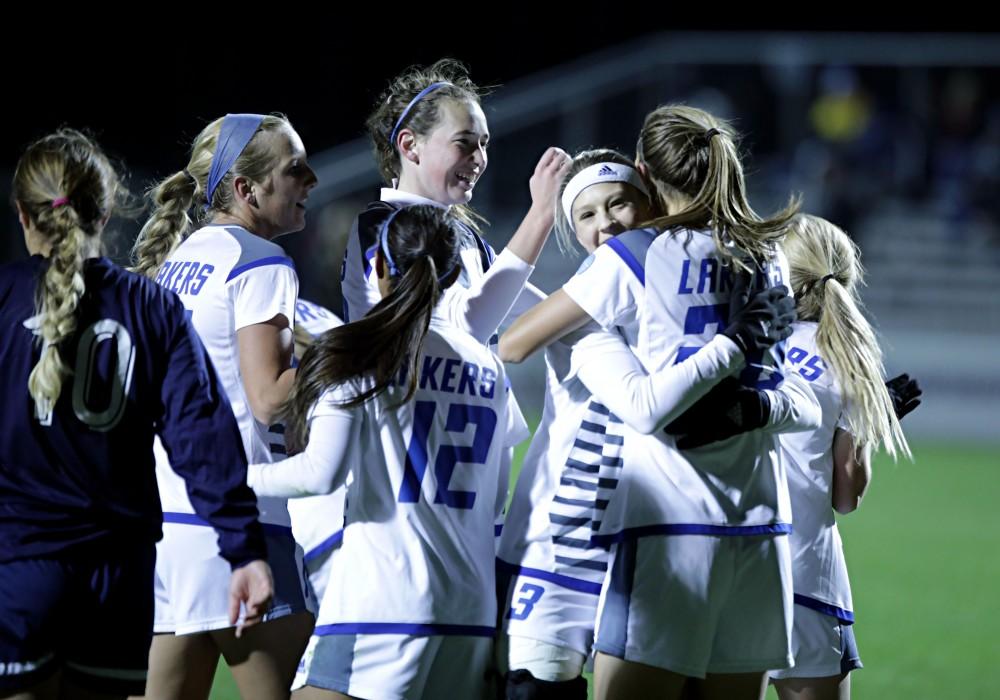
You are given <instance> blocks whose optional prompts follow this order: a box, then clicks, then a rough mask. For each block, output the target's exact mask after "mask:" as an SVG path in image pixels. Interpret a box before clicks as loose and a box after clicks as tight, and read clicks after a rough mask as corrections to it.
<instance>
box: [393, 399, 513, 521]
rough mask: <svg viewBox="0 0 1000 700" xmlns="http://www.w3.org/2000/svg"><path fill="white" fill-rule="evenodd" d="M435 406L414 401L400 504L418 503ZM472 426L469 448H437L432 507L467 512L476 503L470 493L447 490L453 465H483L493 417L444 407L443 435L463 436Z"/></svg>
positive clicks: (476, 409) (485, 409) (464, 407)
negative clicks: (433, 504)
mask: <svg viewBox="0 0 1000 700" xmlns="http://www.w3.org/2000/svg"><path fill="white" fill-rule="evenodd" d="M436 412H437V403H436V402H434V401H416V402H414V404H413V435H412V436H411V437H410V445H409V447H408V448H407V450H406V464H405V465H404V467H403V483H402V484H401V485H400V487H399V499H398V500H399V502H400V503H417V502H418V501H419V500H420V485H421V483H422V482H423V480H424V473H425V472H426V471H427V465H428V463H429V462H430V460H431V457H430V456H429V455H428V438H429V436H430V430H431V427H432V426H433V425H434V416H435V414H436ZM469 424H472V425H474V426H475V433H474V434H473V437H472V444H471V445H448V444H442V445H439V446H438V450H437V454H436V455H434V458H433V459H434V477H435V479H436V481H437V494H436V495H435V497H434V502H435V503H443V504H444V505H446V506H448V507H450V508H463V509H470V508H472V506H473V505H474V504H475V502H476V494H475V492H474V491H457V490H455V491H453V490H451V489H449V488H448V484H449V482H450V481H451V476H452V473H453V472H454V471H455V465H457V464H458V463H459V462H463V463H465V464H485V463H486V457H487V456H488V455H489V452H490V445H491V444H492V443H493V433H494V432H496V427H497V414H496V412H495V411H494V410H493V409H492V408H490V407H489V406H473V405H470V404H464V403H453V404H449V406H448V417H447V419H446V421H445V430H446V431H447V432H454V433H464V432H465V429H466V427H467V426H468V425H469Z"/></svg>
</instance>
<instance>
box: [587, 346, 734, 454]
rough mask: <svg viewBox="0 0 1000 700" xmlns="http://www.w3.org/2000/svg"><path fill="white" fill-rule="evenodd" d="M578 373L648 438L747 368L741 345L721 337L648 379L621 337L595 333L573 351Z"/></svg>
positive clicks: (605, 403) (610, 406) (588, 386)
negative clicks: (719, 383) (714, 387)
mask: <svg viewBox="0 0 1000 700" xmlns="http://www.w3.org/2000/svg"><path fill="white" fill-rule="evenodd" d="M572 366H573V372H574V373H575V374H576V375H577V376H578V377H579V379H580V381H582V382H583V384H584V386H586V387H587V389H588V390H589V391H590V392H591V393H592V394H593V395H594V396H596V397H597V399H598V400H600V401H601V403H603V404H604V405H605V406H607V407H608V408H609V409H610V410H611V412H612V413H614V414H615V415H616V416H617V417H619V418H621V419H622V420H623V421H624V422H625V423H626V424H627V425H628V426H629V427H631V428H632V429H633V430H636V431H638V432H640V433H643V434H645V435H649V434H651V433H653V432H655V431H657V430H659V429H660V428H661V427H662V426H663V425H665V424H666V423H669V422H671V421H673V420H674V419H676V418H677V417H678V416H680V415H681V414H683V413H684V412H685V411H686V410H688V409H689V408H690V407H691V406H692V405H694V404H695V402H697V401H698V400H699V399H700V398H701V397H702V396H704V395H706V394H707V393H708V392H709V391H710V390H711V389H712V387H713V386H715V385H716V384H717V383H718V382H719V381H720V380H721V379H723V378H724V377H726V376H728V375H730V374H732V373H733V372H734V371H736V370H738V369H739V368H740V367H742V366H743V354H742V353H741V352H740V351H739V348H737V347H736V344H735V343H733V342H732V341H731V340H729V339H728V338H726V337H725V336H722V335H719V336H716V337H715V338H713V339H712V340H711V341H709V342H708V344H706V345H705V346H704V347H703V348H701V349H700V350H699V351H698V352H696V353H694V354H693V355H691V356H690V357H688V358H686V359H685V360H684V361H683V362H679V363H677V364H674V365H670V366H668V367H664V368H663V369H662V370H659V371H657V372H654V373H653V374H647V373H646V371H645V369H644V368H643V367H642V365H641V364H640V363H639V360H638V359H637V358H636V357H635V355H633V354H632V351H631V350H630V349H629V347H628V346H627V345H626V344H625V342H624V340H623V339H622V338H621V336H619V335H618V334H617V333H611V332H609V331H602V330H596V329H595V330H594V331H593V332H590V333H587V334H586V335H585V336H584V337H582V338H580V339H579V340H577V342H576V343H575V344H574V345H573V360H572Z"/></svg>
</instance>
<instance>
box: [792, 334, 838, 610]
mask: <svg viewBox="0 0 1000 700" xmlns="http://www.w3.org/2000/svg"><path fill="white" fill-rule="evenodd" d="M794 329H795V330H794V333H792V336H791V338H789V339H788V341H787V344H786V353H785V372H786V373H787V374H788V375H792V374H793V373H795V374H798V375H799V376H801V377H802V378H804V379H805V380H806V381H808V382H809V384H810V386H811V387H812V390H813V393H814V394H815V395H816V398H817V400H818V401H819V404H820V407H821V409H822V423H821V425H820V427H819V428H818V429H817V430H814V431H809V432H802V433H786V434H783V435H782V436H781V448H782V452H783V456H784V457H785V462H786V464H787V467H788V489H789V492H790V494H791V498H792V513H793V515H794V517H795V528H794V529H793V530H792V536H791V545H792V572H793V577H794V581H795V602H796V604H798V605H804V606H806V607H809V608H812V609H813V610H816V611H818V612H821V613H824V614H826V615H831V616H833V617H836V618H838V619H839V620H841V622H845V623H851V622H853V621H854V612H853V611H854V607H853V603H852V601H851V585H850V582H849V580H848V577H847V563H846V561H845V559H844V546H843V543H842V542H841V539H840V532H839V531H838V530H837V522H836V520H835V519H834V512H833V506H832V505H831V499H832V494H833V436H834V433H835V432H836V430H837V429H838V428H840V429H843V430H847V423H846V416H845V412H846V405H845V401H844V398H843V394H842V392H841V388H840V383H839V382H838V381H837V378H836V377H835V376H834V374H833V372H832V371H831V370H830V368H829V366H828V365H827V364H826V362H825V361H824V360H823V358H822V357H821V356H820V354H819V349H818V348H817V346H816V324H815V323H811V322H805V321H799V322H797V323H796V324H795V325H794Z"/></svg>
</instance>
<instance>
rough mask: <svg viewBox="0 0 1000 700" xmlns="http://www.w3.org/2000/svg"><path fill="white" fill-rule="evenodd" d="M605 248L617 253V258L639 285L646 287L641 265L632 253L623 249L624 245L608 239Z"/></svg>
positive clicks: (644, 273) (613, 239)
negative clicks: (631, 273)
mask: <svg viewBox="0 0 1000 700" xmlns="http://www.w3.org/2000/svg"><path fill="white" fill-rule="evenodd" d="M604 244H605V245H606V246H608V247H609V248H611V250H613V251H615V252H616V253H618V257H619V258H621V259H622V260H623V261H624V262H625V264H626V265H628V268H629V269H630V270H631V271H632V272H633V273H634V274H635V276H636V277H637V278H639V283H640V284H641V285H642V286H643V287H645V286H646V271H645V270H644V269H643V267H642V265H641V264H640V263H639V261H638V260H636V259H635V256H634V255H632V251H631V250H629V249H628V248H626V247H625V244H624V243H622V242H621V241H619V240H618V239H617V238H609V239H608V240H607V241H605V242H604Z"/></svg>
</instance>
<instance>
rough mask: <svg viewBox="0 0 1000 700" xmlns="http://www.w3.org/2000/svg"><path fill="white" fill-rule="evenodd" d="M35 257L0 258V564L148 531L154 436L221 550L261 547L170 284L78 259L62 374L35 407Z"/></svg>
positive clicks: (236, 462) (225, 411) (216, 397)
mask: <svg viewBox="0 0 1000 700" xmlns="http://www.w3.org/2000/svg"><path fill="white" fill-rule="evenodd" d="M46 264H47V263H46V261H45V260H44V259H43V258H41V257H40V256H32V257H31V258H29V259H27V260H23V261H20V262H16V263H12V264H8V265H3V266H0V377H2V379H0V381H2V384H3V396H2V398H0V561H8V560H12V559H20V558H27V557H45V556H52V555H56V554H58V553H60V552H64V551H67V550H71V549H73V548H77V547H81V546H84V545H88V546H90V545H96V546H101V544H102V542H106V543H108V544H110V543H112V542H115V541H120V540H128V541H150V542H152V541H156V540H158V539H159V538H160V537H161V524H162V519H163V516H162V512H161V508H160V500H159V495H158V493H157V487H156V478H155V472H154V460H153V436H154V434H159V436H160V439H161V440H162V442H163V445H164V447H165V448H166V450H167V452H168V454H169V456H170V463H171V465H173V468H174V469H175V470H176V471H177V472H178V473H179V474H180V475H181V476H183V477H184V479H185V481H186V483H187V488H188V493H189V495H190V498H191V503H192V504H193V505H194V508H195V510H196V512H197V513H198V515H200V516H201V517H203V518H205V520H207V521H208V522H210V523H211V524H212V525H213V526H214V527H215V529H216V530H217V532H218V533H219V549H220V551H221V553H222V556H223V557H225V558H226V559H227V560H228V561H229V562H230V563H232V564H233V565H234V566H238V565H241V564H244V563H246V562H248V561H250V560H252V559H258V558H262V557H263V556H264V555H265V545H264V539H263V533H262V530H261V527H260V524H259V522H258V520H257V504H256V498H255V497H254V494H253V491H251V490H250V488H249V487H248V486H247V485H246V457H245V455H244V451H243V443H242V441H241V439H240V434H239V429H238V428H237V425H236V420H235V419H234V417H233V412H232V409H231V408H230V406H229V401H228V400H227V398H226V395H225V393H224V391H223V389H222V388H221V385H220V383H219V379H218V377H217V375H216V372H215V370H214V368H213V367H212V363H211V361H210V360H209V357H208V355H207V353H206V352H205V349H204V347H203V346H202V344H201V341H200V340H199V339H198V335H197V333H196V332H195V330H194V328H193V327H192V326H191V324H190V322H189V321H188V319H187V317H186V315H185V310H184V305H183V304H182V303H181V302H180V300H179V299H178V298H177V296H176V295H175V294H173V293H171V292H169V291H166V290H164V289H162V288H161V287H159V286H158V285H157V284H155V283H154V282H152V281H151V280H147V279H145V278H143V277H140V276H139V275H135V274H132V273H130V272H126V271H125V270H123V269H121V268H120V267H118V266H116V265H114V264H113V263H111V262H110V261H109V260H107V259H105V258H99V259H92V260H88V261H87V263H86V265H85V271H84V279H85V283H86V292H85V293H84V295H83V297H82V298H81V299H80V303H79V306H78V313H77V329H76V332H75V333H74V334H73V335H72V336H71V337H69V338H67V339H66V340H65V341H63V342H62V343H60V345H59V351H60V354H61V356H62V358H63V363H64V364H65V365H66V366H67V367H68V368H70V369H71V370H72V373H71V374H70V375H69V376H68V377H66V379H65V380H64V381H63V385H62V392H61V394H60V396H59V399H58V401H57V402H56V403H55V406H54V408H53V410H52V411H51V413H50V414H49V415H45V416H39V415H37V414H36V409H35V404H34V401H33V400H32V398H31V396H30V394H29V393H28V376H29V374H30V373H31V371H32V369H33V368H34V366H35V364H36V363H37V362H38V358H39V356H40V353H41V346H40V343H39V338H38V337H37V333H36V332H35V329H36V328H37V327H38V325H39V324H38V321H37V319H35V317H34V314H35V310H34V300H35V290H36V288H37V286H38V280H39V278H40V276H41V275H42V274H43V273H44V271H45V266H46Z"/></svg>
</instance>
